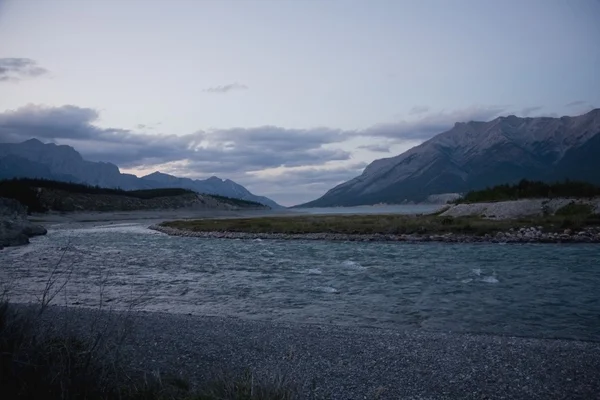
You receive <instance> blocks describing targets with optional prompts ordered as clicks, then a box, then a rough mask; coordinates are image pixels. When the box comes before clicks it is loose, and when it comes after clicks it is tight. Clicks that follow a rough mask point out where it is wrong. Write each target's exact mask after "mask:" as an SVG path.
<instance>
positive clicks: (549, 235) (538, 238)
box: [149, 224, 600, 243]
mask: <svg viewBox="0 0 600 400" xmlns="http://www.w3.org/2000/svg"><path fill="white" fill-rule="evenodd" d="M149 229H152V230H155V231H158V232H162V233H165V234H167V235H170V236H183V237H198V238H218V239H250V240H256V239H261V240H334V241H362V242H374V241H377V242H444V243H600V227H593V228H586V229H584V230H581V231H573V230H571V229H565V230H564V231H563V232H561V233H555V232H544V231H543V229H542V228H541V227H529V228H520V229H514V230H510V231H507V232H499V233H497V234H496V235H489V234H486V235H483V236H475V235H464V234H454V233H448V234H440V235H432V234H424V235H418V234H410V235H386V234H343V233H298V234H291V233H247V232H195V231H191V230H185V229H177V228H172V227H168V226H163V225H161V224H156V225H152V226H150V227H149Z"/></svg>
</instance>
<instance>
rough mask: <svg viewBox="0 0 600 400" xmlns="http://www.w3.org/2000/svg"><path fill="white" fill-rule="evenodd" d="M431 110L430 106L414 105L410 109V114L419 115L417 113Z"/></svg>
mask: <svg viewBox="0 0 600 400" xmlns="http://www.w3.org/2000/svg"><path fill="white" fill-rule="evenodd" d="M429 110H430V108H429V106H414V107H413V108H411V109H410V111H409V112H408V113H409V114H410V115H417V114H424V113H426V112H427V111H429Z"/></svg>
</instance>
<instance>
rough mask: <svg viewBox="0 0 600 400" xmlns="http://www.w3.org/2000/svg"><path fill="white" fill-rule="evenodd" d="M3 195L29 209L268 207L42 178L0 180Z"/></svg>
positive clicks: (192, 194) (176, 190) (175, 191)
mask: <svg viewBox="0 0 600 400" xmlns="http://www.w3.org/2000/svg"><path fill="white" fill-rule="evenodd" d="M0 197H5V198H11V199H15V200H17V201H19V202H20V203H21V204H23V205H24V206H26V207H27V209H28V211H29V212H46V211H63V212H69V211H132V210H165V209H180V208H196V209H220V210H239V209H263V208H267V207H266V206H264V205H262V204H260V203H255V202H250V201H245V200H239V199H231V198H227V197H222V196H211V195H203V194H198V193H195V192H193V191H191V190H187V189H180V188H170V189H144V190H133V191H125V190H118V189H106V188H99V187H92V186H86V185H80V184H73V183H65V182H57V181H49V180H39V179H38V180H36V179H14V180H5V181H0Z"/></svg>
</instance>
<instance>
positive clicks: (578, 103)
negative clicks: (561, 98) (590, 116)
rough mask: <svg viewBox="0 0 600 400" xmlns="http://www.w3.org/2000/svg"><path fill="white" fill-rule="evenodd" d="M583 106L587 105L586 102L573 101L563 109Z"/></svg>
mask: <svg viewBox="0 0 600 400" xmlns="http://www.w3.org/2000/svg"><path fill="white" fill-rule="evenodd" d="M585 104H587V101H583V100H575V101H572V102H570V103H567V104H565V107H577V106H583V105H585Z"/></svg>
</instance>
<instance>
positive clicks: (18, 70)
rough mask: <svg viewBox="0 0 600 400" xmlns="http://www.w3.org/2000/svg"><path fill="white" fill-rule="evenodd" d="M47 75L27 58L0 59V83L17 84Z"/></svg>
mask: <svg viewBox="0 0 600 400" xmlns="http://www.w3.org/2000/svg"><path fill="white" fill-rule="evenodd" d="M46 73H48V70H47V69H45V68H42V67H39V66H38V65H37V63H36V62H35V61H34V60H32V59H29V58H0V82H17V81H20V80H23V79H26V78H35V77H37V76H40V75H44V74H46Z"/></svg>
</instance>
